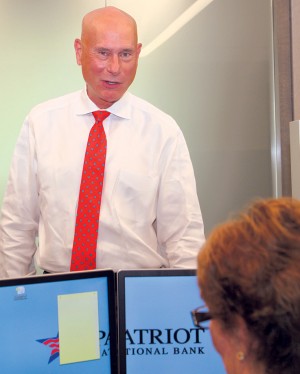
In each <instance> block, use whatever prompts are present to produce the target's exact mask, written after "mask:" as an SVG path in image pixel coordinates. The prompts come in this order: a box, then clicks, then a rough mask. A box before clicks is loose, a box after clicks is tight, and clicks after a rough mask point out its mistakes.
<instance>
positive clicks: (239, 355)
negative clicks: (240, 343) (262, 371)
mask: <svg viewBox="0 0 300 374" xmlns="http://www.w3.org/2000/svg"><path fill="white" fill-rule="evenodd" d="M236 358H237V359H238V360H239V361H244V359H245V355H244V352H242V351H239V352H238V353H237V354H236Z"/></svg>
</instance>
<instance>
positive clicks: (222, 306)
mask: <svg viewBox="0 0 300 374" xmlns="http://www.w3.org/2000/svg"><path fill="white" fill-rule="evenodd" d="M198 282H199V287H200V290H201V296H202V298H203V300H204V301H205V303H206V305H207V308H208V314H204V313H202V312H201V310H200V309H199V311H195V318H196V319H198V322H199V324H200V323H201V319H202V320H203V317H204V318H205V319H211V322H210V331H211V335H212V339H213V343H214V345H215V348H216V349H217V351H218V352H219V353H220V355H221V356H222V359H223V362H224V365H225V368H226V371H227V373H228V374H261V373H264V374H266V373H270V374H299V373H300V202H299V201H297V200H294V199H291V198H280V199H270V200H261V201H257V202H255V203H254V204H253V205H252V206H250V208H249V209H248V210H247V211H246V212H245V213H244V214H241V215H240V216H239V218H237V219H235V220H232V221H229V222H228V223H225V224H223V225H221V226H219V227H217V228H216V229H215V230H214V231H213V232H212V233H211V235H210V237H209V238H208V240H207V242H206V243H205V245H204V247H203V249H202V250H201V251H200V252H199V255H198Z"/></svg>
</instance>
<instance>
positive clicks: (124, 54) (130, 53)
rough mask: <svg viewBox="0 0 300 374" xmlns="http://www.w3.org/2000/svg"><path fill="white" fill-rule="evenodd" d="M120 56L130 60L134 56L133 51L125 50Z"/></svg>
mask: <svg viewBox="0 0 300 374" xmlns="http://www.w3.org/2000/svg"><path fill="white" fill-rule="evenodd" d="M120 57H121V58H122V59H124V60H128V59H130V58H131V57H132V52H129V51H124V52H122V53H120Z"/></svg>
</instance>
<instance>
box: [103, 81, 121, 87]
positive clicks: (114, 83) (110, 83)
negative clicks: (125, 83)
mask: <svg viewBox="0 0 300 374" xmlns="http://www.w3.org/2000/svg"><path fill="white" fill-rule="evenodd" d="M104 82H105V83H106V84H108V85H110V86H114V85H117V84H119V82H112V81H104Z"/></svg>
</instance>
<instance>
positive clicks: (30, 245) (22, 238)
mask: <svg viewBox="0 0 300 374" xmlns="http://www.w3.org/2000/svg"><path fill="white" fill-rule="evenodd" d="M35 165H36V162H35V152H34V137H33V134H32V133H31V131H30V127H29V121H28V118H27V119H26V120H25V122H24V124H23V126H22V129H21V132H20V135H19V138H18V140H17V144H16V147H15V150H14V154H13V158H12V163H11V167H10V173H9V178H8V184H7V188H6V192H5V195H4V199H3V204H2V211H1V220H0V238H1V242H0V257H1V260H2V276H3V277H5V278H6V277H19V276H23V275H29V274H33V273H34V272H35V270H34V264H33V256H34V253H35V251H36V237H37V229H38V216H39V213H38V188H37V178H36V172H35Z"/></svg>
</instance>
